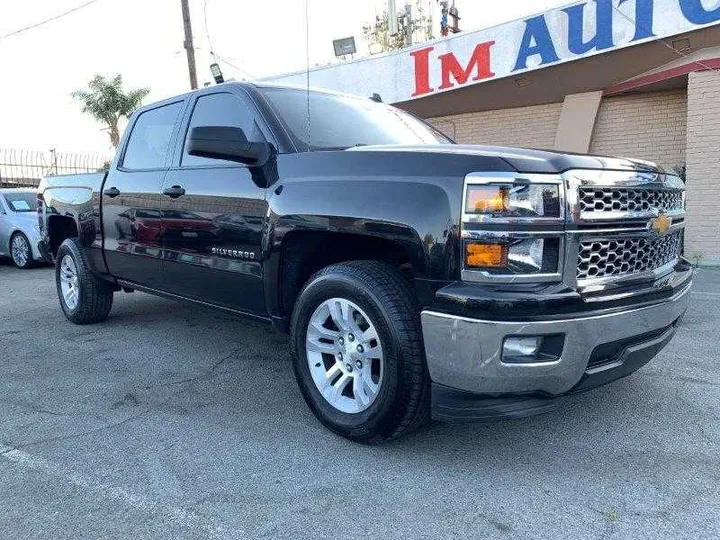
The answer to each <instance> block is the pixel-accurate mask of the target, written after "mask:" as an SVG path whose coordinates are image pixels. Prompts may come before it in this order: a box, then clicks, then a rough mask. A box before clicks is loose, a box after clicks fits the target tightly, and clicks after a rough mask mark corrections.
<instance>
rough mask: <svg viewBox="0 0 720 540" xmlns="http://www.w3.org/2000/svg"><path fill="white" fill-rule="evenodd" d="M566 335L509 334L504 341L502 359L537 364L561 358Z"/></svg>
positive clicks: (511, 362)
mask: <svg viewBox="0 0 720 540" xmlns="http://www.w3.org/2000/svg"><path fill="white" fill-rule="evenodd" d="M564 345H565V336H564V335H551V336H508V337H506V338H505V341H504V342H503V350H502V361H503V362H505V363H507V364H537V363H549V362H555V361H556V360H559V359H560V356H561V355H562V350H563V347H564Z"/></svg>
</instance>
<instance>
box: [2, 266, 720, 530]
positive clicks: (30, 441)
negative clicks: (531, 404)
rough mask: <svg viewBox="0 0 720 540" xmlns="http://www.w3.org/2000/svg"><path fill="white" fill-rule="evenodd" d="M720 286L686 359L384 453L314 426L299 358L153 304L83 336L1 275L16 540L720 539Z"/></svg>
mask: <svg viewBox="0 0 720 540" xmlns="http://www.w3.org/2000/svg"><path fill="white" fill-rule="evenodd" d="M719 420H720V270H710V269H703V270H701V271H700V272H699V274H698V275H697V277H696V281H695V289H694V292H693V293H692V302H691V307H690V310H689V312H688V314H687V316H686V318H685V320H684V323H683V325H682V327H681V328H680V330H679V332H678V334H677V336H676V337H675V339H674V340H673V342H672V343H671V345H670V346H669V347H668V348H667V349H666V350H665V351H663V352H662V353H661V354H660V355H659V356H658V357H657V358H656V359H655V360H654V361H653V362H651V363H650V364H649V365H648V366H646V367H644V368H643V369H642V370H640V371H639V372H638V373H636V374H635V375H633V376H631V377H629V378H626V379H624V380H621V381H618V382H617V383H615V384H613V385H611V386H608V387H605V388H602V389H599V390H595V391H593V392H591V393H588V394H585V395H581V396H575V397H573V398H571V399H570V400H568V402H567V403H566V404H564V405H563V406H562V407H561V408H560V409H558V410H557V411H554V412H552V413H549V414H546V415H544V416H539V417H534V418H529V419H524V420H517V421H507V422H500V423H495V424H483V425H452V424H434V425H432V426H430V427H429V428H427V429H425V430H424V431H422V432H420V433H416V434H413V435H411V436H408V437H405V438H403V439H401V440H399V441H397V442H394V443H391V444H388V445H385V446H381V447H366V446H359V445H356V444H353V443H350V442H348V441H346V440H344V439H341V438H339V437H337V436H334V435H332V434H331V433H329V432H328V431H326V430H325V429H324V428H322V426H320V425H319V424H318V422H316V420H315V419H314V417H313V416H312V414H311V413H310V411H309V410H308V409H307V407H306V406H305V404H304V402H303V400H302V398H301V396H300V393H299V391H298V389H297V388H296V385H295V381H294V378H293V374H292V367H291V364H290V357H289V353H288V343H287V338H285V337H284V336H281V335H279V334H276V333H274V332H273V331H272V330H271V329H269V328H266V327H264V326H262V325H259V324H255V323H248V322H245V321H242V320H239V319H235V318H233V317H230V316H227V315H224V314H219V313H216V312H213V311H208V310H204V309H200V308H196V307H194V306H186V305H183V304H179V303H175V302H172V301H168V300H163V299H159V298H154V297H152V296H148V295H144V294H141V293H133V294H118V295H116V297H115V306H114V308H113V311H112V314H111V318H110V320H109V321H107V322H106V323H104V324H100V325H95V326H85V327H80V326H74V325H72V324H71V323H69V322H67V321H66V320H65V318H64V317H63V315H62V313H61V311H60V308H59V305H58V301H57V298H56V293H55V285H54V277H53V272H52V269H51V268H48V267H44V268H37V269H33V270H27V271H21V270H17V269H15V268H14V267H12V266H10V265H9V263H7V262H0V538H2V539H3V540H10V539H52V540H57V539H59V538H68V539H73V540H81V539H88V540H90V539H91V540H97V539H101V538H108V539H113V540H119V539H125V538H127V539H133V540H135V539H163V540H164V539H170V538H172V539H186V538H187V539H190V538H193V539H194V538H198V539H200V538H201V539H205V538H213V539H215V538H218V539H220V538H238V539H242V538H302V539H314V538H332V539H335V540H339V539H343V538H348V539H355V538H368V539H375V538H388V539H405V538H407V539H412V540H417V539H424V538H428V539H430V538H432V539H435V538H437V539H451V538H493V539H495V538H500V539H502V538H508V539H513V540H515V539H524V538H528V539H540V538H541V539H554V538H573V539H576V540H580V539H586V538H593V539H594V538H602V539H615V538H632V539H644V538H647V539H657V538H667V539H673V540H675V539H684V538H688V539H706V538H719V537H720V422H719Z"/></svg>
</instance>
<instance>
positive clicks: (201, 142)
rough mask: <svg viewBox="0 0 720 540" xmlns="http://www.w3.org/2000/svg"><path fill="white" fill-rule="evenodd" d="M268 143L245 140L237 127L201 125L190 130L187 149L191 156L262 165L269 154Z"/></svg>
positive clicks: (254, 165)
mask: <svg viewBox="0 0 720 540" xmlns="http://www.w3.org/2000/svg"><path fill="white" fill-rule="evenodd" d="M270 148H271V147H270V144H268V143H266V142H261V143H255V142H250V141H248V140H247V137H246V136H245V133H244V132H243V130H242V129H240V128H238V127H229V126H201V127H194V128H192V129H191V130H190V135H189V136H188V142H187V151H188V154H190V155H191V156H199V157H205V158H211V159H225V160H228V161H236V162H238V163H245V164H246V165H251V166H253V167H262V166H263V165H265V163H267V162H268V160H269V159H270V156H271V150H270Z"/></svg>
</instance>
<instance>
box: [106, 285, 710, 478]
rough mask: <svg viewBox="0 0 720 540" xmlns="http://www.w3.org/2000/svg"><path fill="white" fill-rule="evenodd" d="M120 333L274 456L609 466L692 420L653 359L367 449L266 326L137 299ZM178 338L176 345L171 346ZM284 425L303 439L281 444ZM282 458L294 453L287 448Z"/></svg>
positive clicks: (117, 312)
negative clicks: (521, 411)
mask: <svg viewBox="0 0 720 540" xmlns="http://www.w3.org/2000/svg"><path fill="white" fill-rule="evenodd" d="M128 327H132V328H139V329H141V330H139V331H141V332H149V333H148V335H147V337H141V338H139V339H140V341H141V342H144V341H145V340H146V339H147V340H148V342H151V341H152V339H153V338H151V337H150V336H151V335H153V336H155V337H154V339H155V340H156V341H155V345H154V346H155V347H157V348H159V349H162V350H163V351H165V356H168V355H170V356H172V355H173V354H175V355H177V356H178V357H181V358H184V359H185V360H184V361H182V362H179V364H178V365H175V366H172V367H171V366H165V368H166V370H165V371H164V372H163V378H161V379H156V380H154V382H153V384H155V385H158V386H163V385H173V384H174V381H188V382H187V383H183V384H187V386H188V387H189V386H194V388H193V390H192V392H185V393H180V394H178V395H177V396H175V397H174V398H173V401H174V403H175V404H176V405H178V406H182V407H183V408H185V409H186V410H192V409H193V408H195V405H196V403H194V401H201V402H202V404H203V405H202V408H203V409H204V411H205V412H208V411H210V410H212V409H213V407H218V408H219V407H221V406H222V407H224V408H225V409H224V411H223V415H224V416H227V415H229V416H231V417H232V419H233V422H234V423H236V425H237V426H242V425H244V424H254V428H255V429H256V433H255V435H256V436H257V437H260V438H264V437H268V438H271V439H275V444H276V445H277V448H278V451H280V452H281V451H282V447H283V446H284V445H285V443H284V442H283V441H288V440H290V441H292V440H295V441H296V440H297V438H303V437H305V436H309V437H310V438H311V439H314V438H318V437H319V438H321V439H322V440H323V448H322V450H320V451H321V452H322V453H327V454H328V455H329V456H330V455H333V453H334V452H343V453H345V454H348V453H349V455H357V456H365V457H370V456H371V455H374V456H376V457H378V456H384V458H385V459H388V458H392V457H393V456H397V457H398V459H399V458H400V456H404V457H403V459H406V458H407V456H408V455H410V456H412V457H413V458H412V459H416V460H417V463H424V464H425V465H427V466H430V465H431V464H433V463H434V461H435V460H442V462H443V463H444V464H445V465H447V466H451V467H452V466H457V467H460V469H464V468H466V467H467V466H469V464H472V463H475V464H477V465H480V464H482V463H484V462H487V461H488V460H489V461H493V462H505V461H507V460H509V459H532V456H535V457H537V456H555V457H558V456H561V455H563V454H565V453H566V452H567V451H568V449H569V448H582V452H583V455H585V456H587V458H588V459H591V458H592V456H595V457H598V458H602V459H607V453H608V452H610V453H612V454H613V455H616V454H617V453H618V452H620V451H621V450H622V449H623V448H628V445H630V447H633V445H634V444H635V443H633V442H632V441H640V440H654V439H656V438H658V437H665V438H666V440H667V439H673V440H674V439H677V438H678V437H682V433H678V432H677V430H675V431H674V432H669V431H668V425H669V423H670V424H673V425H674V423H675V422H676V419H677V418H678V417H682V418H692V417H693V416H695V415H696V411H695V410H694V409H695V405H694V404H693V403H691V402H687V401H683V400H679V399H671V398H669V397H668V396H673V395H676V394H677V392H678V388H677V386H676V385H673V384H672V381H669V380H668V378H667V377H663V375H662V369H663V366H662V364H663V361H662V359H656V362H658V363H659V365H656V366H654V367H653V366H652V365H651V366H649V367H646V368H644V369H643V370H641V371H640V372H638V373H636V374H634V375H633V376H631V377H628V378H626V379H623V380H621V381H617V382H616V383H614V384H612V385H610V386H607V387H603V388H600V389H596V390H593V391H591V392H588V393H585V394H582V395H578V396H572V397H570V398H567V399H566V400H564V401H563V402H562V403H560V404H559V407H558V409H556V410H554V411H551V412H549V413H546V414H543V415H540V416H534V417H529V418H524V419H519V420H508V421H497V422H493V423H485V424H462V423H439V422H433V423H431V424H430V425H429V426H427V427H425V428H423V429H422V430H420V431H419V432H416V433H412V434H410V435H408V436H405V437H403V438H401V439H399V440H396V441H393V442H390V443H387V444H385V445H382V446H379V447H365V446H361V445H357V444H354V443H351V442H349V441H347V440H345V439H342V438H340V437H337V436H335V435H333V434H332V433H330V432H329V431H327V430H326V429H324V428H323V427H322V426H321V425H320V424H319V423H318V422H317V421H316V420H315V419H314V417H313V416H312V414H311V413H310V411H309V410H308V409H307V407H306V406H305V404H304V402H303V400H302V398H301V396H300V392H299V390H298V389H297V388H296V385H295V380H294V375H293V370H292V363H291V358H290V353H289V342H288V338H287V337H286V336H283V335H280V334H277V333H275V332H274V331H273V330H272V329H270V328H269V327H267V326H265V325H264V324H261V323H255V322H252V321H246V320H243V319H240V318H237V317H234V316H231V315H223V314H217V313H216V312H214V311H211V310H207V309H202V308H197V307H195V306H188V305H184V304H180V303H176V302H173V301H168V300H163V299H159V298H153V297H148V296H146V295H136V298H135V299H134V301H133V302H132V303H130V302H123V303H118V305H116V308H115V309H114V311H113V314H112V315H111V318H110V320H109V321H108V322H107V323H106V324H105V325H102V326H100V327H96V328H98V329H100V328H102V329H103V332H105V331H108V330H109V331H110V332H112V333H116V330H117V331H120V332H121V331H123V329H127V328H128ZM149 329H154V331H151V330H149ZM179 335H182V336H183V337H182V339H180V340H179V341H178V336H179ZM152 352H153V349H148V350H146V351H144V352H142V353H141V355H142V356H144V357H148V356H149V355H151V354H152ZM663 354H665V353H663ZM279 396H281V397H279ZM228 407H229V408H228ZM203 414H205V413H203ZM253 415H260V416H263V417H267V416H268V415H271V416H272V417H273V420H272V422H269V423H268V424H267V425H266V426H263V427H262V428H261V429H259V430H257V424H256V423H255V422H253V421H252V420H248V419H249V418H252V417H253ZM287 425H291V426H294V427H295V428H296V429H299V430H300V432H301V433H298V434H297V436H296V437H292V438H290V439H288V437H287V433H286V428H285V426H287ZM689 429H692V428H689ZM310 434H312V435H310ZM286 450H287V451H288V452H292V451H294V450H293V449H292V448H291V447H290V446H288V447H287V448H286ZM601 454H602V455H601ZM448 459H449V461H448ZM440 464H441V463H440V462H437V463H435V465H440Z"/></svg>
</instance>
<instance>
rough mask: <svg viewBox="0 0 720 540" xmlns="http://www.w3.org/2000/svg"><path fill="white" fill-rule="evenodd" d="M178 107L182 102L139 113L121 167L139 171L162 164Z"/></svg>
mask: <svg viewBox="0 0 720 540" xmlns="http://www.w3.org/2000/svg"><path fill="white" fill-rule="evenodd" d="M181 109H182V102H177V103H171V104H169V105H163V106H162V107H156V108H155V109H150V110H147V111H144V112H142V113H140V116H138V118H137V120H136V121H135V124H134V125H133V128H132V132H131V133H130V139H129V140H128V144H127V148H126V149H125V156H124V157H123V167H124V168H126V169H131V170H132V169H135V170H141V169H162V168H164V167H165V164H166V162H167V153H168V150H169V148H170V139H171V138H172V134H173V129H174V128H175V123H176V121H177V118H178V114H179V113H180V111H181Z"/></svg>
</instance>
